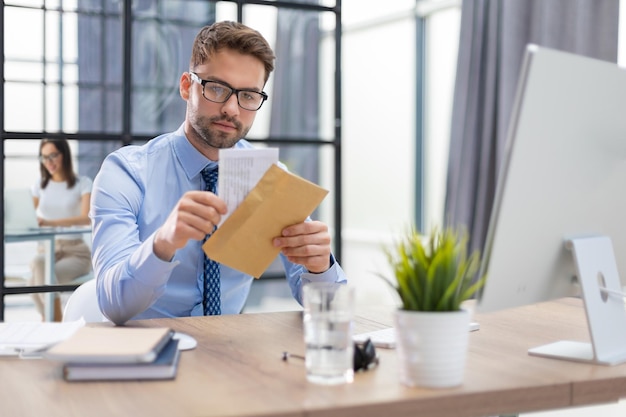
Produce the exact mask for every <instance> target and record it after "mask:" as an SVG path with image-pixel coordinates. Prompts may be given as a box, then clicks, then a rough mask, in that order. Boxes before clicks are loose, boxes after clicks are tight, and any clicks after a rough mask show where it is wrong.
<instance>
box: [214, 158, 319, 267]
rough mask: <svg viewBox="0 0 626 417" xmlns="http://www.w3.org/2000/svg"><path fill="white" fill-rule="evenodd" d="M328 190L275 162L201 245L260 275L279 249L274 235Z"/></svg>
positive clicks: (300, 217) (304, 214)
mask: <svg viewBox="0 0 626 417" xmlns="http://www.w3.org/2000/svg"><path fill="white" fill-rule="evenodd" d="M326 194H328V190H325V189H323V188H321V187H319V186H318V185H316V184H313V183H312V182H310V181H307V180H305V179H303V178H300V177H298V176H297V175H294V174H292V173H290V172H287V171H285V170H284V169H281V168H280V167H278V166H277V165H276V164H274V165H272V166H271V167H270V168H269V169H268V170H267V172H266V173H265V174H264V175H263V177H262V178H261V180H260V181H259V182H258V183H257V185H256V186H255V187H254V188H253V189H252V190H251V191H250V193H249V194H248V195H247V196H246V198H245V199H244V200H243V202H242V203H241V204H240V205H239V207H237V209H235V211H234V212H233V213H232V214H231V215H230V217H228V219H226V221H225V222H224V224H222V225H221V226H220V227H219V228H218V229H217V230H216V231H215V233H213V235H211V237H210V238H209V239H207V241H206V242H205V243H204V245H202V249H203V250H204V252H205V253H206V255H207V256H208V257H209V258H211V259H213V260H215V261H217V262H219V263H222V264H224V265H226V266H229V267H231V268H233V269H236V270H238V271H241V272H244V273H246V274H249V275H252V276H253V277H255V278H259V277H260V276H261V274H262V273H263V272H265V270H266V269H267V267H268V266H269V265H270V264H271V263H272V261H273V260H274V259H275V258H276V256H278V254H279V252H280V248H276V247H274V246H273V245H272V239H273V238H275V237H277V236H280V234H281V232H282V230H283V229H284V228H285V227H287V226H290V225H292V224H296V223H301V222H303V221H304V220H305V219H306V218H307V217H308V216H309V215H310V214H311V213H312V212H313V210H315V208H316V207H317V206H318V205H319V204H320V203H321V202H322V200H323V199H324V197H326Z"/></svg>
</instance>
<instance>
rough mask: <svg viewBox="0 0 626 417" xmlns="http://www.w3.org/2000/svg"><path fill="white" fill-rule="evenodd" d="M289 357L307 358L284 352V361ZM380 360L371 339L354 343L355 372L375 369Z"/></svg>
mask: <svg viewBox="0 0 626 417" xmlns="http://www.w3.org/2000/svg"><path fill="white" fill-rule="evenodd" d="M289 358H297V359H302V360H305V358H304V356H301V355H294V354H293V353H289V352H283V361H285V362H286V361H287V360H288V359H289ZM378 362H379V360H378V355H377V354H376V348H375V347H374V343H372V341H371V340H370V339H367V340H366V341H365V343H355V344H354V372H358V371H369V370H370V369H374V368H376V366H377V365H378Z"/></svg>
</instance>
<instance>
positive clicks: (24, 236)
mask: <svg viewBox="0 0 626 417" xmlns="http://www.w3.org/2000/svg"><path fill="white" fill-rule="evenodd" d="M85 233H91V227H90V226H84V227H82V226H81V227H74V226H73V227H42V228H40V229H33V230H21V231H15V230H8V231H5V233H4V241H5V243H17V242H32V241H40V242H43V244H44V255H45V260H46V268H45V270H46V275H45V281H44V283H45V285H51V284H53V283H56V279H55V277H54V262H55V258H54V250H55V239H56V238H57V237H58V236H61V235H79V234H80V235H82V234H85ZM34 256H35V254H33V257H34ZM3 276H4V274H3ZM2 285H3V286H4V282H3V283H2ZM3 305H4V304H3ZM53 315H54V293H53V292H49V293H47V296H46V303H45V310H44V316H45V319H46V321H50V320H52V317H53Z"/></svg>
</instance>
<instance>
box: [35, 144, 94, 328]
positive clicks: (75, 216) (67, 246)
mask: <svg viewBox="0 0 626 417" xmlns="http://www.w3.org/2000/svg"><path fill="white" fill-rule="evenodd" d="M39 162H40V163H39V169H40V171H41V178H40V180H38V181H37V182H36V183H35V184H33V186H32V188H31V191H32V195H33V203H34V204H35V209H36V211H37V221H38V223H39V226H42V227H45V226H49V227H70V226H88V225H89V224H90V220H89V216H88V213H89V201H90V198H91V187H92V184H93V182H92V180H91V179H90V178H89V177H85V176H78V175H76V173H75V172H74V169H73V167H72V155H71V151H70V147H69V144H68V143H67V141H66V140H64V139H43V140H42V141H41V144H40V146H39ZM31 270H32V279H31V282H30V284H31V285H44V280H45V257H44V254H43V253H42V251H41V250H40V251H39V253H38V255H37V256H36V257H35V258H34V259H33V261H32V262H31ZM90 271H91V250H90V248H89V246H88V245H87V244H86V242H85V241H84V239H83V235H82V234H80V233H79V234H63V235H59V236H57V238H56V239H55V265H54V272H55V278H56V283H59V284H67V283H69V282H71V281H72V280H74V279H76V278H78V277H80V276H83V275H85V274H87V273H89V272H90ZM33 298H34V301H35V305H36V307H37V309H38V310H39V313H41V314H42V316H43V312H44V293H35V294H33ZM54 315H55V320H60V319H61V303H60V300H59V298H58V297H56V299H55V314H54Z"/></svg>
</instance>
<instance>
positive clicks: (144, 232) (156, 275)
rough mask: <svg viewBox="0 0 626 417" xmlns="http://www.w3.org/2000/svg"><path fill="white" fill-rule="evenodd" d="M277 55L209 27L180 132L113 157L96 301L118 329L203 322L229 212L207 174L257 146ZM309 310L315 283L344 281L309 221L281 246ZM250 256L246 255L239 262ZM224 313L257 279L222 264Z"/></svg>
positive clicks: (97, 188) (97, 216)
mask: <svg viewBox="0 0 626 417" xmlns="http://www.w3.org/2000/svg"><path fill="white" fill-rule="evenodd" d="M273 69H274V53H273V51H272V49H271V48H270V46H269V44H268V43H267V41H266V40H265V39H264V38H263V37H262V36H261V35H260V34H259V33H258V32H257V31H255V30H252V29H250V28H248V27H246V26H244V25H242V24H239V23H235V22H218V23H215V24H213V25H211V26H207V27H205V28H203V29H202V30H201V31H200V32H199V33H198V35H197V36H196V39H195V41H194V44H193V48H192V55H191V60H190V71H189V72H184V73H183V74H182V75H181V77H180V80H179V90H180V95H181V97H182V98H183V100H185V101H186V102H187V110H186V116H185V121H184V122H183V124H182V125H181V126H180V128H179V129H178V130H176V131H175V132H171V133H166V134H164V135H161V136H159V137H156V138H154V139H152V140H151V141H149V142H148V143H146V144H145V145H143V146H126V147H123V148H121V149H119V150H117V151H115V152H113V153H112V154H110V155H109V156H108V157H107V158H106V159H105V161H104V162H103V164H102V167H101V169H100V172H99V173H98V175H97V176H96V178H95V180H94V187H93V193H92V202H91V212H90V217H91V218H92V225H93V247H92V257H93V264H94V272H95V274H96V277H97V287H98V302H99V305H100V309H101V310H102V312H103V313H104V315H105V316H106V317H107V318H108V319H109V320H111V321H113V322H114V323H116V324H121V323H124V322H126V321H127V320H130V319H143V318H153V317H181V316H190V315H191V316H196V315H203V314H204V310H203V295H204V287H205V284H204V252H203V251H202V248H201V245H202V241H203V239H204V238H205V236H206V235H207V234H210V233H211V232H212V231H213V228H214V226H215V225H217V224H218V223H219V221H220V218H221V216H222V215H224V214H225V213H226V204H225V202H224V201H223V200H222V199H221V198H220V197H218V196H217V195H216V194H214V193H212V192H209V191H201V190H204V189H205V185H206V184H205V180H204V178H203V176H202V175H201V171H202V170H203V169H205V168H209V169H210V168H217V166H218V153H219V149H224V148H236V149H244V148H250V147H252V146H251V145H250V143H249V142H247V141H246V140H244V139H242V138H243V137H245V135H246V134H247V132H248V131H249V129H250V127H251V126H252V123H253V122H254V118H255V116H256V110H258V109H259V108H260V107H261V105H262V104H263V102H264V101H265V100H266V99H267V96H266V95H265V93H263V87H264V86H265V83H266V82H267V79H268V77H269V75H270V73H271V72H272V71H273ZM272 243H273V244H274V246H275V247H279V248H280V249H281V254H280V257H281V260H282V262H283V265H284V268H285V273H286V277H287V281H288V283H289V286H290V288H291V292H292V294H293V296H294V298H295V299H296V300H297V301H298V302H300V303H301V288H302V285H303V284H304V283H306V282H310V281H329V282H346V277H345V274H344V272H343V270H342V269H341V267H340V266H339V264H338V263H337V262H336V261H335V259H334V257H333V255H332V254H331V250H330V244H331V239H330V234H329V232H328V227H327V226H326V224H324V223H322V222H319V221H310V220H309V221H306V222H303V223H300V224H294V225H291V226H289V227H286V228H285V229H284V230H283V231H282V235H281V236H277V237H276V238H274V239H273V242H272ZM246 255H247V254H245V253H242V254H241V256H246ZM219 273H220V281H219V283H220V289H219V301H220V302H221V314H237V313H239V312H240V311H241V309H242V308H243V306H244V304H245V301H246V298H247V296H248V293H249V290H250V286H251V284H252V280H253V278H252V277H251V276H248V275H245V274H244V273H242V272H239V271H236V270H234V269H231V268H229V267H227V266H225V265H219Z"/></svg>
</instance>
